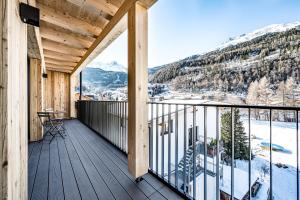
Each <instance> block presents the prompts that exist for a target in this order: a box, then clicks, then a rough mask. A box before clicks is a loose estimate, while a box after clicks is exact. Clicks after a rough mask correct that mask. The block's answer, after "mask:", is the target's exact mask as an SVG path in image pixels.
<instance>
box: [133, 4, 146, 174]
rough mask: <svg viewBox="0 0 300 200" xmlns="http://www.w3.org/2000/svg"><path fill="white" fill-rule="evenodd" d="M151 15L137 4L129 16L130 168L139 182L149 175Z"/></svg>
mask: <svg viewBox="0 0 300 200" xmlns="http://www.w3.org/2000/svg"><path fill="white" fill-rule="evenodd" d="M147 34H148V14H147V8H145V7H143V6H142V5H141V4H139V3H138V2H136V3H134V4H133V6H132V7H131V8H130V10H129V12H128V167H129V171H130V173H131V174H132V175H133V176H134V177H135V178H138V177H140V176H142V175H144V174H146V173H147V172H148V167H149V155H148V154H149V153H148V152H149V142H148V140H149V137H148V106H147V100H148V70H147V68H148V58H147V54H148V52H147V51H148V36H147Z"/></svg>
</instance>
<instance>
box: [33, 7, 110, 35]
mask: <svg viewBox="0 0 300 200" xmlns="http://www.w3.org/2000/svg"><path fill="white" fill-rule="evenodd" d="M38 7H39V8H40V18H41V20H42V21H45V22H48V23H51V24H54V25H57V26H60V27H62V28H65V29H68V30H70V31H72V32H75V33H79V34H82V35H86V36H92V37H94V36H98V35H99V34H100V32H101V31H102V28H103V27H97V26H94V25H91V24H89V23H88V22H86V21H83V20H80V19H77V18H75V17H72V16H70V15H69V14H67V13H63V12H58V11H57V10H54V9H52V8H50V7H47V6H45V5H43V4H38ZM103 26H105V24H103Z"/></svg>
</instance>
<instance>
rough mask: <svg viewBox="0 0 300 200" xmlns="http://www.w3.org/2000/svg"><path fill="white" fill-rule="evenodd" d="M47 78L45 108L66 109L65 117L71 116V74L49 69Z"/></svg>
mask: <svg viewBox="0 0 300 200" xmlns="http://www.w3.org/2000/svg"><path fill="white" fill-rule="evenodd" d="M47 75H48V77H47V78H46V79H45V81H44V82H45V86H44V88H45V90H44V94H45V96H44V101H45V102H44V103H45V105H44V106H45V108H53V110H55V111H65V112H66V113H65V114H64V117H70V74H68V73H63V72H56V71H49V70H47Z"/></svg>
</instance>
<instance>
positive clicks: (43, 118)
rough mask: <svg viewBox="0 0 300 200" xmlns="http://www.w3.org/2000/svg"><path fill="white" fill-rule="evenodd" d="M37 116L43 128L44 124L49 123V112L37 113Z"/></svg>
mask: <svg viewBox="0 0 300 200" xmlns="http://www.w3.org/2000/svg"><path fill="white" fill-rule="evenodd" d="M37 115H38V117H39V119H40V122H41V124H42V125H43V126H44V125H45V122H50V119H51V118H50V113H49V112H37Z"/></svg>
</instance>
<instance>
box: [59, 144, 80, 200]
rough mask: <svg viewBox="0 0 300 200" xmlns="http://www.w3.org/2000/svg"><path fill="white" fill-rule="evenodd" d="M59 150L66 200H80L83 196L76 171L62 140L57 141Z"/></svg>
mask: <svg viewBox="0 0 300 200" xmlns="http://www.w3.org/2000/svg"><path fill="white" fill-rule="evenodd" d="M57 148H58V154H59V161H60V166H61V175H62V182H63V189H64V195H65V200H80V199H81V196H80V192H79V189H78V186H77V182H76V178H75V175H74V171H73V168H72V165H71V162H70V160H69V156H68V153H67V149H66V146H65V143H64V141H63V140H62V139H58V140H57Z"/></svg>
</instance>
